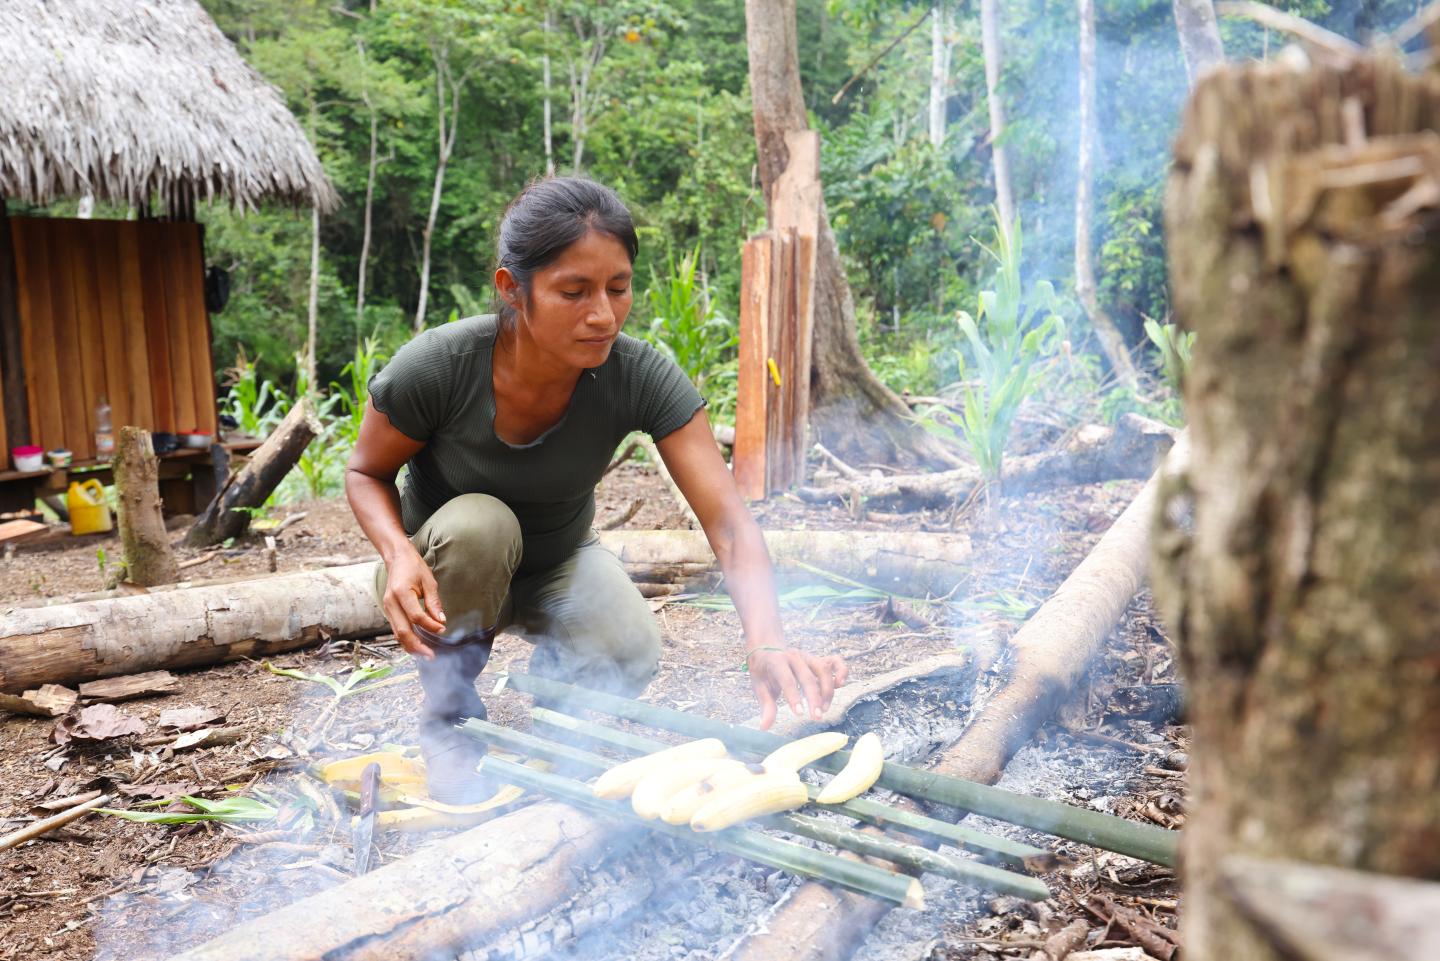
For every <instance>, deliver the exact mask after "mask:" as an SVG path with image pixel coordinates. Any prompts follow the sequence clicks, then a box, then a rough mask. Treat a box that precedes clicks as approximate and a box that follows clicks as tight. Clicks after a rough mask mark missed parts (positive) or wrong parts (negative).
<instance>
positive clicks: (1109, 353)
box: [1075, 0, 1140, 388]
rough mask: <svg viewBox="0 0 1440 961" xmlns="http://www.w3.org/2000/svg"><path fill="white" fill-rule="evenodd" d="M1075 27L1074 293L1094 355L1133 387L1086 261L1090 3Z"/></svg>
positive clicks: (1086, 0)
mask: <svg viewBox="0 0 1440 961" xmlns="http://www.w3.org/2000/svg"><path fill="white" fill-rule="evenodd" d="M1077 7H1078V10H1077V12H1078V14H1079V21H1080V145H1079V150H1078V151H1077V157H1078V162H1077V165H1076V166H1077V167H1078V168H1079V169H1078V171H1077V177H1076V184H1075V293H1076V294H1077V295H1079V297H1080V303H1081V304H1082V305H1083V306H1084V307H1085V314H1086V316H1088V317H1089V318H1090V326H1091V327H1093V328H1094V329H1095V336H1096V338H1097V339H1099V341H1100V349H1101V350H1103V351H1104V352H1105V358H1106V359H1107V360H1109V361H1110V369H1111V370H1112V371H1114V373H1115V378H1116V379H1117V380H1118V381H1119V382H1120V383H1121V384H1123V385H1124V386H1126V387H1131V388H1133V387H1135V386H1136V385H1137V384H1138V383H1139V382H1140V375H1139V373H1138V372H1137V371H1136V370H1135V362H1134V361H1133V360H1131V359H1130V349H1129V347H1128V345H1127V344H1126V343H1125V338H1124V337H1123V336H1121V334H1120V330H1119V328H1117V327H1116V326H1115V321H1114V320H1112V319H1111V318H1110V315H1109V313H1107V312H1106V310H1105V308H1104V307H1102V306H1101V305H1100V291H1099V289H1098V285H1097V284H1096V282H1095V261H1094V259H1093V258H1092V256H1091V251H1090V248H1091V245H1092V238H1091V236H1090V225H1091V220H1092V216H1093V214H1094V209H1095V197H1094V186H1095V184H1094V181H1095V177H1094V166H1095V0H1078V2H1077Z"/></svg>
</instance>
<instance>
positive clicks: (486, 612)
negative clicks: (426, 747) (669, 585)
mask: <svg viewBox="0 0 1440 961" xmlns="http://www.w3.org/2000/svg"><path fill="white" fill-rule="evenodd" d="M410 542H411V543H412V544H414V545H415V548H416V549H417V550H418V551H419V552H420V556H421V557H422V558H424V560H425V563H426V564H427V565H429V567H430V570H431V571H432V572H433V573H434V575H435V581H436V583H437V584H438V585H439V588H440V603H441V604H442V605H443V606H444V608H445V624H446V628H447V631H446V633H447V635H457V634H461V633H469V632H477V631H487V630H488V631H490V632H492V633H499V632H500V631H502V630H503V631H508V632H510V633H512V634H518V635H520V636H522V637H523V638H524V639H525V640H527V641H530V642H531V643H533V644H534V645H535V650H534V651H533V652H532V653H531V655H530V672H531V673H532V674H538V675H541V676H544V677H549V678H553V679H555V680H560V681H566V682H570V683H574V684H580V685H583V686H585V687H590V688H595V689H598V690H605V691H611V692H613V693H617V694H623V695H626V696H633V695H635V694H639V693H640V692H641V691H643V690H644V689H645V687H646V685H648V684H649V683H650V681H651V680H652V679H653V678H654V677H655V674H656V673H657V671H658V670H659V664H660V626H659V625H658V624H657V623H656V622H655V615H654V614H652V613H651V611H650V605H649V604H647V603H646V601H645V599H644V598H643V597H641V596H640V592H639V591H638V590H636V588H635V585H634V584H633V583H631V581H630V578H629V577H628V576H627V575H626V574H625V568H624V567H623V566H622V565H621V563H620V559H619V558H617V557H616V556H615V555H614V554H611V553H610V552H609V551H607V550H605V549H604V548H603V547H601V546H600V542H599V540H598V538H594V537H592V538H591V539H590V540H589V541H587V542H586V543H584V544H582V545H580V547H578V548H577V549H576V551H575V553H574V554H572V555H570V557H569V558H568V559H567V560H565V561H563V562H562V563H560V564H557V565H556V566H555V567H553V568H550V569H549V570H545V571H539V572H536V573H532V574H527V575H525V576H522V577H518V578H517V577H516V576H515V571H516V569H517V568H518V567H519V566H520V557H521V551H522V543H521V537H520V523H519V521H517V520H516V519H515V515H514V513H512V512H511V510H510V508H508V507H506V506H505V504H504V503H503V502H501V501H500V500H498V499H496V498H494V497H491V496H490V495H488V494H463V495H461V496H459V497H457V498H455V499H454V500H452V501H450V502H449V503H447V504H445V506H443V507H441V508H440V509H439V510H437V511H436V512H435V513H434V514H432V515H431V516H430V519H429V520H427V521H426V522H425V524H424V525H423V526H422V527H421V528H420V530H418V531H417V532H416V533H415V535H414V536H413V537H411V538H410ZM385 578H386V573H385V565H384V563H383V562H382V563H380V564H377V565H376V571H375V592H376V596H377V597H380V596H383V594H384V592H385ZM489 654H490V644H489V643H476V644H470V645H466V646H464V647H459V648H454V649H442V648H438V647H437V649H436V656H435V658H434V660H425V659H424V658H417V659H416V663H417V666H418V669H419V672H420V683H421V686H422V687H423V688H424V689H425V706H424V709H423V711H422V722H423V721H431V722H441V723H444V724H447V725H448V724H453V723H455V721H456V720H458V719H459V718H461V717H484V716H485V707H484V705H483V704H482V703H481V702H480V698H479V696H478V695H477V694H476V692H475V683H474V682H475V678H476V677H477V676H478V675H479V673H480V672H481V670H483V669H484V667H485V662H486V660H487V659H488V658H489Z"/></svg>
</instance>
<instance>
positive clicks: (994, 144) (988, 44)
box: [980, 0, 1015, 234]
mask: <svg viewBox="0 0 1440 961" xmlns="http://www.w3.org/2000/svg"><path fill="white" fill-rule="evenodd" d="M980 49H981V52H982V54H983V56H984V57H985V97H986V100H987V102H988V103H989V105H990V158H991V164H992V166H993V167H994V168H995V206H996V207H997V208H999V210H1000V229H1002V230H1004V231H1005V232H1006V233H1007V234H1008V233H1009V232H1010V230H1011V229H1012V228H1013V227H1014V225H1015V195H1014V193H1012V192H1011V190H1010V155H1009V154H1008V153H1006V151H1005V145H1004V144H1003V143H1001V139H1002V138H1003V137H1004V136H1005V105H1004V104H1003V103H1001V102H1000V69H1001V63H1002V59H1001V52H1000V0H980Z"/></svg>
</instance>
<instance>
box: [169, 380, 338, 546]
mask: <svg viewBox="0 0 1440 961" xmlns="http://www.w3.org/2000/svg"><path fill="white" fill-rule="evenodd" d="M322 429H323V428H322V427H321V424H320V421H319V420H318V419H317V418H316V417H315V414H314V412H313V411H312V410H311V407H310V402H309V401H308V400H307V399H306V398H303V397H302V398H300V399H299V400H297V401H296V402H295V406H294V407H292V408H290V413H288V414H286V415H285V419H284V420H282V421H281V422H280V424H279V426H278V427H276V428H275V430H274V431H272V432H271V434H270V436H269V437H267V438H265V443H263V444H261V445H260V446H259V447H258V448H256V449H255V453H254V454H252V455H250V460H249V462H248V463H247V464H246V465H245V466H244V467H243V468H242V469H241V470H240V472H239V473H238V474H236V475H235V476H234V477H232V478H231V479H230V482H229V483H227V484H226V485H225V486H224V488H223V489H221V491H220V493H218V494H216V495H215V499H214V500H212V501H211V502H210V504H209V506H208V507H206V508H205V510H204V511H203V512H202V513H201V514H200V516H199V517H197V518H196V519H195V524H194V526H193V527H191V528H190V533H189V534H187V535H185V545H186V546H187V547H209V546H210V545H212V544H219V543H220V542H221V541H223V540H225V539H226V538H230V537H238V536H239V535H240V534H242V533H244V532H245V529H246V528H247V527H249V526H250V514H249V512H248V510H245V508H254V507H259V506H260V505H261V504H263V503H265V498H267V497H269V496H270V494H271V493H272V492H274V490H275V488H276V487H278V486H279V485H280V482H281V481H282V480H284V479H285V475H286V474H288V473H290V470H291V469H292V468H293V467H294V466H295V464H296V462H297V461H299V460H300V455H301V454H303V453H305V448H306V447H308V446H309V445H310V442H311V441H312V440H314V439H315V438H316V437H318V436H319V435H320V431H321V430H322Z"/></svg>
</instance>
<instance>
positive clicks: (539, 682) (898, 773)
mask: <svg viewBox="0 0 1440 961" xmlns="http://www.w3.org/2000/svg"><path fill="white" fill-rule="evenodd" d="M507 683H508V684H509V685H510V686H512V687H514V688H515V689H516V690H517V691H523V692H524V693H526V694H530V695H533V696H536V697H542V698H544V699H545V700H546V701H547V702H549V703H551V704H563V705H565V706H567V707H568V708H570V709H572V710H578V709H582V708H592V709H594V710H597V711H603V712H604V713H606V714H612V715H614V716H616V717H621V718H624V719H626V720H629V721H639V722H641V723H643V724H648V725H650V726H652V727H659V728H664V729H666V730H671V731H675V732H677V733H679V734H684V735H687V736H689V737H715V738H719V739H720V740H722V741H724V742H725V743H726V744H728V745H730V746H731V747H733V748H737V749H739V750H743V751H750V752H753V753H755V754H769V753H770V752H771V751H773V750H775V749H776V748H778V747H780V746H781V745H783V744H785V743H786V741H785V739H784V738H782V737H779V736H778V735H775V734H770V733H768V732H765V731H757V730H755V729H754V728H747V727H741V726H739V725H736V724H727V723H726V722H724V721H716V720H713V719H711V718H707V717H699V716H697V715H693V714H685V713H684V712H681V711H675V710H671V709H670V708H665V707H659V706H657V705H654V704H645V703H643V702H641V701H635V700H631V699H629V698H624V697H617V696H615V695H614V694H605V693H603V692H600V691H592V690H590V689H588V688H583V687H576V686H574V685H571V684H563V683H561V682H559V681H552V680H549V679H548V678H543V677H536V676H534V675H531V674H508V675H502V676H501V679H500V682H499V683H498V684H497V685H496V688H497V690H498V689H499V687H501V686H503V685H504V684H507ZM849 759H850V752H849V751H839V752H836V753H835V754H831V755H830V756H828V757H825V758H821V759H820V760H819V761H817V762H815V767H817V768H820V769H821V770H824V771H829V772H831V773H835V772H837V771H839V770H840V769H841V768H843V767H844V766H845V762H846V761H848V760H849ZM879 783H880V784H881V785H883V786H884V787H888V788H890V789H891V790H894V791H898V792H899V793H901V794H908V795H910V796H911V797H917V798H923V799H925V800H927V801H934V802H937V803H940V804H945V805H949V806H950V807H955V808H961V809H963V810H966V811H973V812H974V813H976V814H981V815H984V816H986V817H992V818H997V819H999V820H1001V821H1009V822H1010V823H1012V824H1020V825H1023V826H1025V827H1028V828H1034V829H1035V830H1037V831H1044V832H1046V833H1047V834H1054V835H1057V836H1058V837H1062V838H1069V839H1070V840H1072V841H1080V842H1082V843H1084V844H1090V845H1094V846H1095V847H1098V848H1104V849H1105V850H1107V851H1116V852H1118V853H1120V854H1126V855H1129V856H1130V857H1134V858H1139V859H1141V860H1143V861H1149V862H1151V863H1153V864H1160V865H1164V866H1165V867H1174V866H1175V862H1176V855H1177V849H1178V844H1179V834H1178V833H1176V832H1173V831H1166V830H1164V829H1162V828H1158V827H1154V826H1152V825H1148V824H1137V823H1135V822H1133V821H1127V820H1125V819H1124V818H1118V817H1114V816H1113V815H1109V814H1101V813H1099V812H1098V811H1087V810H1085V809H1083V808H1077V807H1073V806H1071V805H1069V804H1062V803H1060V802H1057V801H1047V800H1045V799H1043V798H1036V797H1029V796H1027V795H1024V794H1015V793H1014V792H1011V791H1006V790H1003V789H1001V788H997V787H992V786H990V785H988V784H980V783H977V782H975V781H966V780H963V779H962V778H956V777H950V776H948V775H944V774H937V773H935V772H934V771H922V770H920V769H919V768H913V767H907V766H905V765H903V764H895V763H894V762H891V761H886V762H885V767H884V769H883V770H882V772H881V774H880V781H879Z"/></svg>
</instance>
